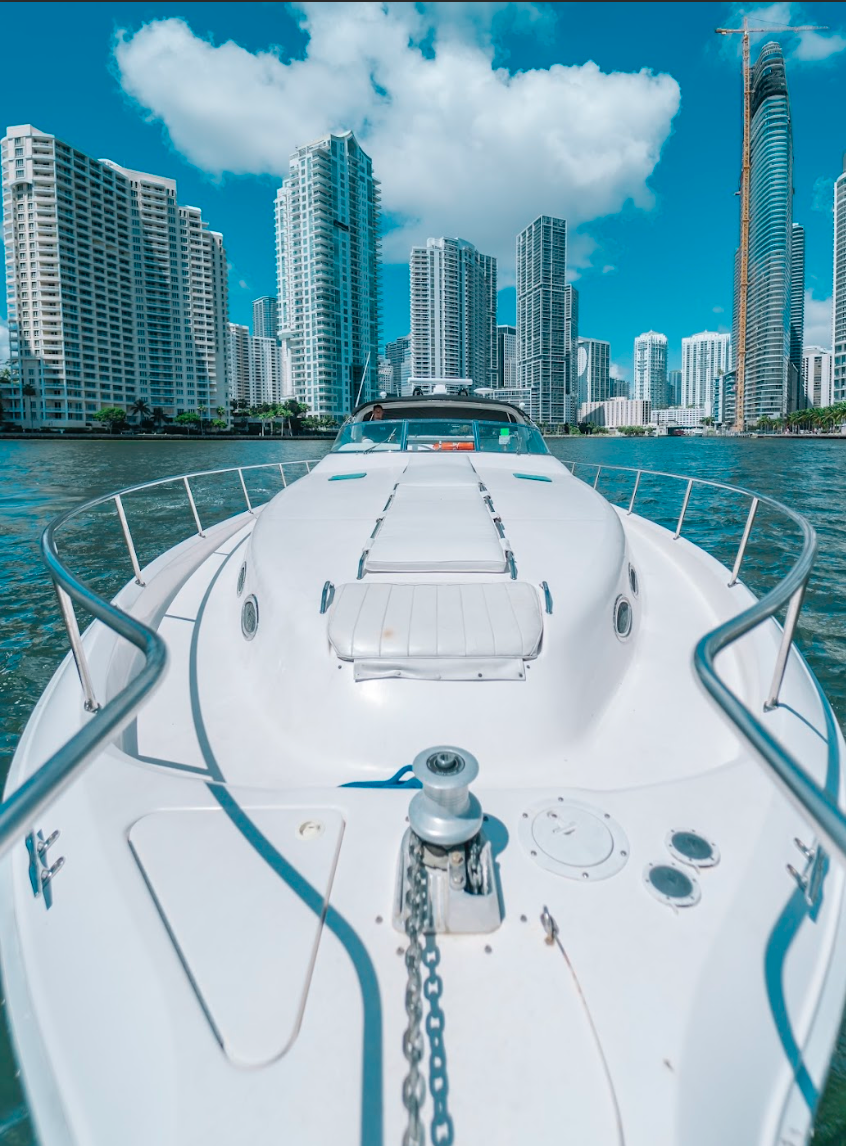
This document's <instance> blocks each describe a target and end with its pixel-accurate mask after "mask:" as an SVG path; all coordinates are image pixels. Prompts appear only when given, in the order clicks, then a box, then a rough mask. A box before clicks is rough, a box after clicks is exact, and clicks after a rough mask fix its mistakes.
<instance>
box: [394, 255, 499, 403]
mask: <svg viewBox="0 0 846 1146" xmlns="http://www.w3.org/2000/svg"><path fill="white" fill-rule="evenodd" d="M410 273H411V359H412V374H413V375H414V377H415V378H472V380H473V384H474V385H476V386H495V385H496V259H495V258H493V257H492V256H489V255H482V254H480V253H479V251H477V250H476V248H475V247H474V246H473V244H472V243H468V242H467V241H466V240H465V239H447V238H441V239H427V241H426V246H425V247H413V248H412V251H411V265H410Z"/></svg>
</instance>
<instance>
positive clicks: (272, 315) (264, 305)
mask: <svg viewBox="0 0 846 1146" xmlns="http://www.w3.org/2000/svg"><path fill="white" fill-rule="evenodd" d="M278 334H279V303H278V300H277V299H276V296H275V295H272V294H265V295H262V297H261V298H257V299H256V300H255V302H254V303H253V336H254V337H255V338H276V337H277V336H278Z"/></svg>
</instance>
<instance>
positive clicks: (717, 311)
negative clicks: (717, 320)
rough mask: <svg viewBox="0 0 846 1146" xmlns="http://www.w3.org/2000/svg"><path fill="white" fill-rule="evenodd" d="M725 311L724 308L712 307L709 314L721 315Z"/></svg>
mask: <svg viewBox="0 0 846 1146" xmlns="http://www.w3.org/2000/svg"><path fill="white" fill-rule="evenodd" d="M725 309H726V308H725V307H724V306H712V307H711V313H712V314H723V313H724V312H725Z"/></svg>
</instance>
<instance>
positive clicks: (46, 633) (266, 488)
mask: <svg viewBox="0 0 846 1146" xmlns="http://www.w3.org/2000/svg"><path fill="white" fill-rule="evenodd" d="M327 448H328V447H327V444H326V443H325V442H279V441H276V442H272V441H264V442H262V441H256V442H216V441H202V440H199V441H196V442H169V441H167V440H166V439H163V440H162V441H155V442H133V441H125V440H123V441H115V442H70V441H67V442H62V441H57V442H44V441H38V442H5V441H0V467H2V474H3V479H4V480H3V483H2V487H0V588H2V593H3V603H4V617H3V622H4V623H3V626H2V629H1V630H0V717H1V718H2V719H0V728H2V731H0V778H2V777H4V776H5V774H6V771H7V769H8V766H9V762H10V760H11V756H12V753H13V752H14V747H15V744H16V742H17V739H18V737H19V736H20V733H21V731H22V729H23V727H24V725H25V723H26V720H27V718H28V716H29V713H30V712H31V710H32V708H33V706H34V704H35V702H36V700H37V699H38V696H39V695H40V693H41V692H42V690H43V689H44V687H45V686H46V684H47V682H48V681H49V679H50V677H51V675H52V673H53V672H54V670H55V668H56V666H57V665H58V663H59V661H60V660H61V658H62V657H63V656H64V654H65V652H66V644H65V640H64V631H63V628H62V625H61V622H60V621H59V618H58V614H57V608H56V600H55V596H54V594H53V590H52V587H51V585H50V583H49V580H48V579H47V577H46V575H45V574H44V573H43V571H42V567H41V562H40V558H39V554H38V538H39V535H40V533H41V530H42V529H43V527H44V526H45V525H46V524H47V522H48V521H49V520H50V519H51V518H52V517H54V516H56V514H58V513H60V512H61V511H63V510H65V509H67V508H69V507H70V506H72V505H74V504H76V503H77V502H78V501H82V500H85V499H87V498H90V497H94V496H96V495H97V494H101V493H106V492H108V491H110V490H114V489H119V488H121V487H123V486H127V485H132V484H134V483H137V482H143V481H151V480H153V479H155V478H158V477H164V476H166V475H168V474H178V473H181V472H185V471H192V470H203V469H213V468H216V467H223V466H233V465H243V466H249V465H257V464H259V463H262V462H271V461H280V460H284V461H289V460H296V459H303V458H319V457H321V456H322V455H323V454H324V453H325V452H326V449H327ZM550 449H551V450H552V452H553V453H555V454H556V455H558V456H559V457H562V458H567V459H576V460H577V461H583V462H599V463H604V464H607V465H622V466H638V467H645V468H648V469H656V470H665V471H670V472H674V473H681V474H690V475H694V476H698V477H707V478H712V479H715V480H717V481H723V482H727V483H730V484H734V485H741V486H746V487H750V488H752V489H755V490H756V491H759V492H761V493H765V494H770V495H771V496H773V497H776V498H778V499H779V500H782V501H785V502H787V503H788V504H789V505H791V506H792V507H793V508H795V509H798V510H799V511H800V512H802V513H804V514H805V515H806V516H807V517H809V518H810V520H811V522H812V523H813V524H814V526H815V527H816V529H817V531H818V533H819V538H820V552H819V557H818V559H817V564H816V567H815V571H814V574H813V576H812V579H811V582H810V585H809V589H808V595H807V598H806V603H805V606H804V609H803V614H802V624H801V628H800V632H799V643H800V645H801V647H802V649H803V651H804V652H805V655H806V656H807V657H808V660H809V661H810V663H811V666H812V667H813V669H814V671H815V672H816V674H817V676H818V677H819V679H820V681H821V682H822V685H823V687H824V689H825V691H826V693H827V694H828V696H829V698H830V700H831V703H832V705H833V707H834V710H835V712H836V714H837V716H838V718H839V719H840V721H841V723H843V722H844V720H846V593H844V587H846V521H844V517H843V510H842V507H843V505H844V503H846V441H844V442H840V441H810V442H809V441H807V440H794V441H790V440H767V439H744V440H732V439H695V438H665V439H640V440H637V439H631V440H625V439H614V440H609V439H602V438H595V439H591V438H573V439H566V438H565V439H559V440H555V441H552V442H550ZM578 472H579V471H578V470H577V474H578ZM581 472H582V474H583V475H584V476H590V479H591V481H592V479H593V474H592V472H590V471H588V470H587V469H585V470H583V471H581ZM246 477H247V482H248V486H249V488H250V492H251V495H252V496H254V498H255V500H256V501H260V500H262V499H263V497H264V496H267V495H269V494H271V493H275V492H276V490H277V489H278V488H279V476H278V471H277V473H276V474H275V476H274V474H273V471H266V472H263V471H253V472H252V473H248V474H247V475H246ZM599 488H600V490H602V491H605V492H606V493H607V494H608V495H609V496H612V498H613V499H614V500H620V501H622V499H623V498H626V497H627V495H628V493H630V491H631V480H630V479H629V478H627V477H626V478H620V479H616V478H615V477H614V476H613V475H612V474H611V473H606V474H604V475H603V476H602V477H601V478H600V487H599ZM683 494H684V485H683V484H682V483H661V482H654V481H650V480H649V479H647V478H644V479H643V481H642V483H641V487H640V490H639V493H638V510H639V511H640V512H642V513H644V514H645V515H647V516H650V517H653V518H655V519H656V520H659V521H661V522H662V524H667V525H670V524H673V525H674V524H675V520H676V518H677V516H678V512H679V509H680V506H681V501H682V497H683ZM196 498H197V503H198V508H199V511H200V515H201V518H202V520H203V521H204V522H210V521H213V520H215V519H220V518H222V517H224V516H227V515H228V514H230V513H234V512H236V511H238V510H240V509H243V508H244V502H243V495H242V493H241V489H240V485H239V484H238V481H237V477H235V478H234V480H233V477H232V476H231V475H230V476H229V477H227V478H214V479H207V480H206V481H205V482H197V483H196ZM126 505H127V514H128V517H129V521H130V526H131V528H132V530H133V534H134V536H135V540H136V544H137V547H138V550H139V556H140V558H141V561H142V564H143V563H144V562H145V561H147V560H150V559H151V558H152V556H153V555H154V554H155V553H156V552H160V551H161V549H163V548H166V547H167V546H168V545H170V544H173V543H175V542H176V541H178V540H180V539H181V537H183V536H187V535H188V534H189V533H190V532H191V530H192V523H191V519H190V515H189V511H188V510H187V508H186V502H185V498H184V494H183V495H180V494H179V491H178V490H177V489H176V488H175V487H174V488H173V491H172V492H171V493H168V494H167V495H165V496H161V495H156V498H155V503H154V501H153V498H152V497H151V495H138V496H137V497H133V498H128V499H127V503H126ZM745 513H746V506H745V505H744V504H743V503H742V502H740V501H731V500H729V501H726V499H725V498H723V497H714V496H712V495H710V494H708V493H707V492H702V491H694V494H693V497H692V498H691V502H690V507H689V510H688V515H687V519H686V525H685V533H686V535H687V536H689V537H690V538H691V539H692V540H695V541H697V542H699V543H700V544H703V545H705V547H706V548H708V549H709V550H710V551H711V552H714V553H715V555H716V556H718V557H719V558H721V559H722V560H724V561H728V562H729V563H731V561H732V560H733V556H734V550H735V548H736V545H737V542H738V540H739V537H740V533H741V531H742V527H743V521H744V519H745ZM67 538H68V540H67V542H66V543H65V548H64V552H65V553H66V554H68V555H69V556H72V557H73V568H75V569H77V570H82V571H83V572H84V573H85V576H86V577H87V578H88V579H89V581H90V582H91V583H92V584H93V585H95V587H97V588H98V589H100V590H101V591H102V592H104V593H114V592H115V591H116V590H117V589H118V588H119V587H120V585H121V584H123V583H124V582H125V581H127V580H128V579H129V577H130V576H131V570H130V569H129V568H128V565H127V558H126V551H125V549H124V548H123V544H122V540H121V537H120V533H119V530H118V526H117V524H116V521H115V519H114V513H113V511H106V510H103V511H98V513H97V515H95V517H94V518H93V519H92V520H91V521H90V523H89V522H87V521H83V522H82V523H81V525H78V526H73V527H72V528H71V530H70V531H69V532H68V534H67ZM795 551H796V550H795V534H793V533H791V532H790V531H789V530H785V529H784V528H783V527H782V526H781V525H780V524H779V523H778V522H777V521H776V520H775V519H773V518H772V517H768V515H767V514H766V513H764V512H762V513H761V514H760V515H759V526H758V527H756V531H755V534H754V535H753V541H752V543H751V544H750V548H749V554H748V558H747V562H746V564H745V566H744V577H745V578H746V579H747V580H748V581H749V582H750V583H751V584H752V585H753V586H754V587H755V588H756V589H759V590H760V589H763V588H765V587H766V586H767V585H769V584H772V581H773V578H774V577H775V576H776V575H777V573H778V571H779V570H780V569H782V570H783V569H784V568H785V567H786V562H787V560H788V559H789V555H790V554H791V553H792V552H795ZM33 1141H34V1139H33V1134H32V1130H31V1127H30V1124H29V1119H28V1116H27V1112H26V1105H25V1101H24V1098H23V1095H22V1093H21V1089H20V1084H19V1080H18V1078H17V1073H16V1068H15V1064H14V1059H13V1056H12V1053H11V1049H10V1047H9V1043H8V1038H7V1036H6V1033H5V1028H4V1027H3V1028H2V1029H0V1143H3V1144H5V1146H29V1144H31V1143H32V1142H33ZM844 1142H846V1031H842V1032H841V1038H840V1042H839V1046H838V1048H837V1052H836V1054H835V1059H834V1063H833V1067H832V1074H831V1079H830V1081H829V1086H828V1089H827V1091H826V1095H825V1097H824V1099H823V1103H822V1107H821V1110H820V1112H819V1116H818V1119H817V1132H816V1136H815V1138H814V1143H815V1146H843V1143H844Z"/></svg>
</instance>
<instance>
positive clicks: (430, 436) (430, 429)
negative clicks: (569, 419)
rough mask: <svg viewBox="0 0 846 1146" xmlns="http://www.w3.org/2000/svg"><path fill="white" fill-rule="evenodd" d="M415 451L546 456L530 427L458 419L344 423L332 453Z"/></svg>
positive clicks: (537, 436) (542, 442) (385, 420)
mask: <svg viewBox="0 0 846 1146" xmlns="http://www.w3.org/2000/svg"><path fill="white" fill-rule="evenodd" d="M377 427H378V429H377ZM380 434H381V435H382V437H381V440H380V438H379V435H380ZM415 450H446V451H455V450H458V451H467V452H473V453H495V454H549V450H548V448H547V445H546V442H544V440H543V436H542V435H541V433H540V431H539V430H537V429H536V428H535V427H534V426H532V425H530V424H522V425H521V424H520V423H517V422H497V421H493V420H491V419H487V418H485V419H477V418H472V419H471V418H461V417H453V418H402V419H390V418H377V419H373V420H371V421H368V422H346V423H345V424H344V425H343V426H341V429H340V430H339V431H338V436H337V437H336V438H335V441H334V442H333V443H332V449H331V452H332V453H333V454H338V453H364V454H370V453H383V452H386V453H387V452H398V453H405V452H408V451H412V452H413V451H415Z"/></svg>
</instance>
